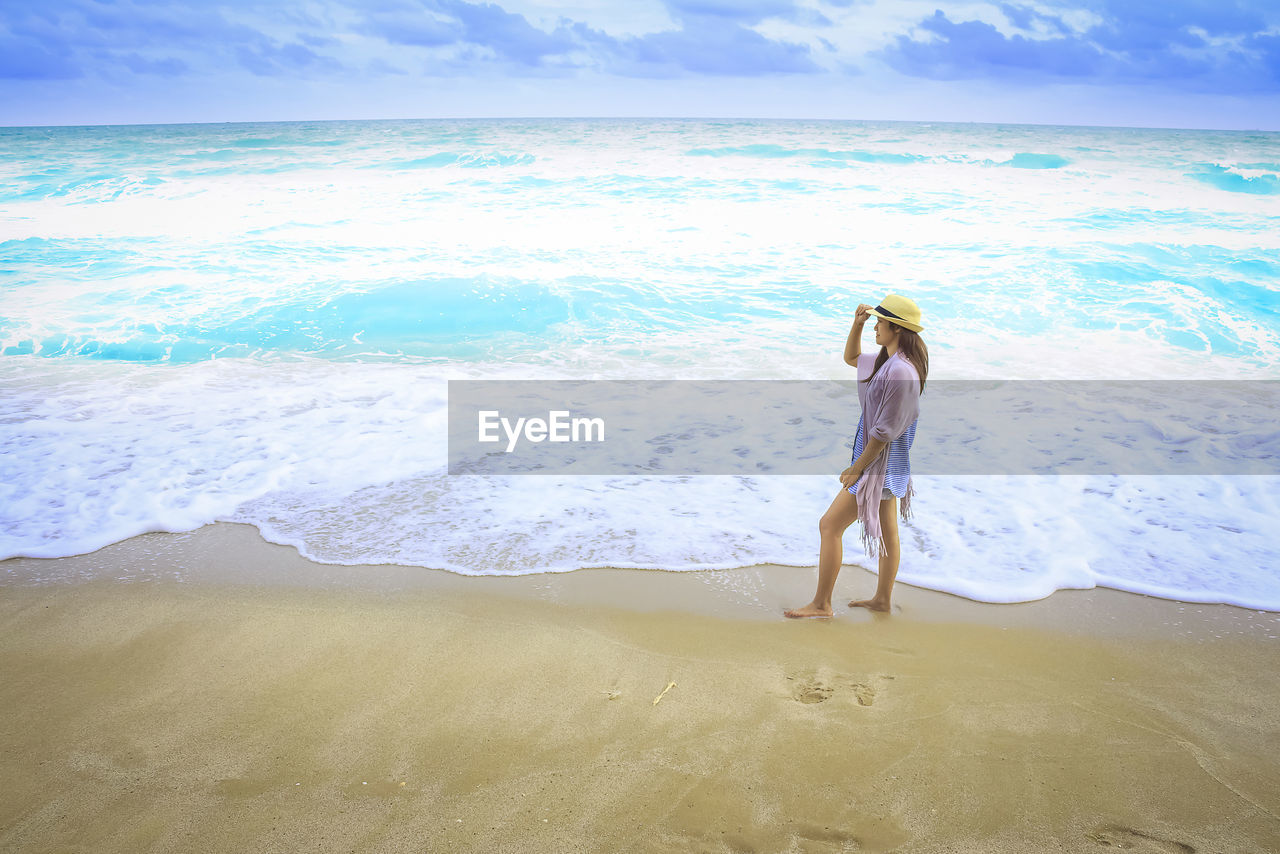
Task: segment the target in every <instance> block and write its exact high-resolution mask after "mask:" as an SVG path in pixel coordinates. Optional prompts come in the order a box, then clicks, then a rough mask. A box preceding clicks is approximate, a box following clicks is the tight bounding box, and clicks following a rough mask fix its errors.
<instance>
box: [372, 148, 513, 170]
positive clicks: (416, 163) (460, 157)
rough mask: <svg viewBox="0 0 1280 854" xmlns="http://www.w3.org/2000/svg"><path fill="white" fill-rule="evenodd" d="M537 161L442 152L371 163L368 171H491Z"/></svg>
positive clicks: (487, 153) (495, 154) (492, 154)
mask: <svg viewBox="0 0 1280 854" xmlns="http://www.w3.org/2000/svg"><path fill="white" fill-rule="evenodd" d="M536 160H537V158H536V157H534V156H533V155H532V154H529V153H527V152H526V153H521V154H502V153H501V152H496V151H461V152H456V151H441V152H439V153H437V154H430V155H427V156H426V157H414V158H410V159H408V160H389V161H386V162H381V163H371V164H368V165H367V166H366V167H365V168H367V169H391V170H401V169H440V168H442V167H446V166H459V167H461V168H464V169H491V168H504V167H509V166H528V165H530V164H531V163H534V162H535V161H536Z"/></svg>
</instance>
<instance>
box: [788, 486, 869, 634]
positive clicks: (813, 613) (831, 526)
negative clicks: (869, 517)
mask: <svg viewBox="0 0 1280 854" xmlns="http://www.w3.org/2000/svg"><path fill="white" fill-rule="evenodd" d="M857 520H858V499H857V498H855V497H854V496H853V495H852V494H851V493H850V492H849V490H847V489H842V490H840V493H839V494H838V495H836V497H835V498H834V499H833V500H832V501H831V506H830V507H828V508H827V512H826V513H824V514H822V519H821V520H820V521H819V522H818V535H819V537H820V545H819V547H818V592H816V593H814V594H813V601H812V602H810V603H809V604H808V605H805V606H804V607H803V608H792V609H791V610H790V611H784V612H783V614H784V615H785V616H787V617H793V618H794V617H830V616H831V613H832V611H831V592H832V591H833V590H835V588H836V576H837V575H839V574H840V564H841V562H842V561H843V560H844V542H843V540H844V532H845V531H846V530H847V529H848V527H849V526H850V525H852V524H853V523H854V522H856V521H857Z"/></svg>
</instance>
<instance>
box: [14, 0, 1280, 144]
mask: <svg viewBox="0 0 1280 854" xmlns="http://www.w3.org/2000/svg"><path fill="white" fill-rule="evenodd" d="M446 116H477V117H488V116H691V117H730V116H758V117H779V118H848V119H895V120H923V121H981V122H1032V123H1046V124H1100V125H1125V126H1154V127H1208V128H1241V129H1250V128H1258V129H1264V130H1280V2H1276V0H1085V2H1055V0H1036V1H1035V2H1028V3H1020V2H1009V3H1005V2H962V3H956V2H943V3H939V2H937V0H922V1H921V2H915V0H739V2H735V0H625V2H605V0H569V2H553V0H495V2H475V0H305V2H303V0H299V2H261V0H226V2H219V0H174V2H169V0H0V125H31V124H113V123H135V122H190V121H264V120H297V119H342V118H353V119H361V118H415V117H446Z"/></svg>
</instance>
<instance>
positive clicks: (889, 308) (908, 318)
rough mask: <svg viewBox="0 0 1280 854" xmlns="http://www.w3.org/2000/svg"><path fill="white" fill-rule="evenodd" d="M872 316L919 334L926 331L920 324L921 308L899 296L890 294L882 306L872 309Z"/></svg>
mask: <svg viewBox="0 0 1280 854" xmlns="http://www.w3.org/2000/svg"><path fill="white" fill-rule="evenodd" d="M870 313H871V314H874V315H875V316H876V317H883V318H884V319H885V320H887V321H889V322H890V323H896V324H898V325H899V326H901V327H902V328H903V329H910V330H911V331H912V332H919V331H920V330H921V329H924V326H922V325H921V324H920V306H918V305H916V304H915V303H914V302H912V301H911V300H909V299H907V298H906V297H904V296H899V295H898V294H889V295H888V296H887V297H885V298H884V299H882V300H881V301H880V305H878V306H876V307H875V308H873V309H871V312H870Z"/></svg>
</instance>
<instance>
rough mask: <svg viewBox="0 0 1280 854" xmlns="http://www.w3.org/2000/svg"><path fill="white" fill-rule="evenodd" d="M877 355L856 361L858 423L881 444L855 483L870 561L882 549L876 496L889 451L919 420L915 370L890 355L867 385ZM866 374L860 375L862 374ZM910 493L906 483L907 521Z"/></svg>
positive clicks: (909, 487)
mask: <svg viewBox="0 0 1280 854" xmlns="http://www.w3.org/2000/svg"><path fill="white" fill-rule="evenodd" d="M876 355H878V354H863V356H862V357H861V358H860V359H858V368H859V371H858V380H859V383H858V399H859V402H861V404H862V422H863V427H864V428H865V430H866V435H867V436H868V437H871V438H874V439H879V440H880V441H881V442H884V443H885V449H884V450H883V451H882V452H881V453H880V456H878V457H876V458H875V459H874V460H872V462H871V465H869V466H867V469H866V471H864V472H863V473H862V477H861V478H859V479H858V492H857V495H855V496H854V497H855V498H856V499H857V502H858V519H859V521H861V522H862V545H863V547H864V548H865V549H866V550H867V554H868V555H869V556H870V557H879V556H880V551H881V549H882V548H883V546H884V540H883V532H882V531H881V530H880V494H881V492H882V491H883V490H884V480H885V472H886V471H887V469H888V467H889V448H888V446H889V445H890V444H892V443H893V440H895V439H897V438H898V437H899V436H901V435H902V434H903V433H904V432H905V431H906V429H907V428H908V427H910V426H911V424H912V423H913V422H914V421H915V420H916V419H917V418H918V417H919V416H920V374H919V373H918V372H917V371H916V369H915V366H914V365H912V364H911V363H910V362H908V361H907V360H906V359H905V358H903V357H902V356H901V355H899V354H897V353H894V354H893V355H892V356H890V357H889V358H888V359H887V360H886V361H885V363H884V364H883V365H881V366H880V371H879V373H877V374H876V375H875V377H874V378H873V379H872V380H871V382H869V383H863V382H861V380H863V379H865V378H866V376H869V375H870V373H871V369H872V368H873V367H874V366H875V359H876ZM864 369H865V371H866V374H865V375H864V373H863V370H864ZM913 493H914V489H913V488H912V485H911V483H910V482H908V483H907V494H906V495H904V496H903V497H902V500H901V504H902V508H901V510H902V518H903V519H910V518H911V496H912V494H913Z"/></svg>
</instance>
